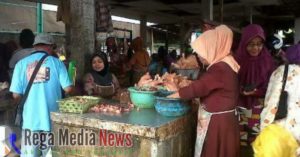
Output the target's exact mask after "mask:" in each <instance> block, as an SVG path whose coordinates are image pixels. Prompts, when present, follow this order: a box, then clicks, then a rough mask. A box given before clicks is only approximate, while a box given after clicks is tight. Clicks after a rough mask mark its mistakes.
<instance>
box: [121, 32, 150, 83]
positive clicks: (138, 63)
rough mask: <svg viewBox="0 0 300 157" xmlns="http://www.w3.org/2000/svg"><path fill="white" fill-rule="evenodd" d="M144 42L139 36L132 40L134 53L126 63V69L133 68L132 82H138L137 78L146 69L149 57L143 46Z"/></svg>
mask: <svg viewBox="0 0 300 157" xmlns="http://www.w3.org/2000/svg"><path fill="white" fill-rule="evenodd" d="M143 45H144V42H143V39H142V38H141V37H136V38H135V39H134V40H133V41H132V48H133V50H134V55H133V56H132V58H131V59H130V61H129V63H128V65H126V69H127V71H129V70H133V83H138V80H139V79H140V78H141V77H142V76H143V75H144V74H145V73H146V72H147V71H148V66H149V64H150V57H149V54H148V52H147V51H146V50H145V49H144V47H143Z"/></svg>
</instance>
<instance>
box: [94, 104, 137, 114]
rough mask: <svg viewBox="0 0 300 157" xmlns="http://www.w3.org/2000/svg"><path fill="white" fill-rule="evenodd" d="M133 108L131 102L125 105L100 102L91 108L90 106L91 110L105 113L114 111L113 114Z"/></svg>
mask: <svg viewBox="0 0 300 157" xmlns="http://www.w3.org/2000/svg"><path fill="white" fill-rule="evenodd" d="M133 108H134V106H133V104H131V103H129V104H127V105H124V104H105V103H101V104H98V105H96V106H94V107H92V108H90V111H91V112H96V113H100V112H106V113H114V114H121V113H124V112H129V111H131V110H132V109H133Z"/></svg>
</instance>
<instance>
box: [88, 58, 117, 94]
mask: <svg viewBox="0 0 300 157" xmlns="http://www.w3.org/2000/svg"><path fill="white" fill-rule="evenodd" d="M90 65H91V68H92V70H91V71H90V72H89V73H87V74H86V75H85V77H84V90H85V92H86V93H87V94H88V95H97V96H101V97H111V96H113V95H115V94H116V93H117V90H118V89H119V81H118V80H117V78H116V76H115V75H114V74H112V73H111V72H110V71H109V64H108V61H107V56H106V54H105V53H103V52H100V53H94V54H93V55H92V57H91V60H90Z"/></svg>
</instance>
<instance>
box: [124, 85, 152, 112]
mask: <svg viewBox="0 0 300 157" xmlns="http://www.w3.org/2000/svg"><path fill="white" fill-rule="evenodd" d="M128 91H129V93H130V100H131V102H132V103H133V105H134V106H136V107H139V108H153V107H154V104H155V94H156V93H157V91H139V90H136V89H135V87H129V88H128Z"/></svg>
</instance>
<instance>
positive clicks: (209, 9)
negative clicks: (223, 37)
mask: <svg viewBox="0 0 300 157" xmlns="http://www.w3.org/2000/svg"><path fill="white" fill-rule="evenodd" d="M213 7H214V6H213V0H202V1H201V8H202V9H201V14H202V19H206V20H211V21H213V20H214V16H213V11H214V8H213Z"/></svg>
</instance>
